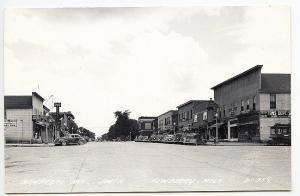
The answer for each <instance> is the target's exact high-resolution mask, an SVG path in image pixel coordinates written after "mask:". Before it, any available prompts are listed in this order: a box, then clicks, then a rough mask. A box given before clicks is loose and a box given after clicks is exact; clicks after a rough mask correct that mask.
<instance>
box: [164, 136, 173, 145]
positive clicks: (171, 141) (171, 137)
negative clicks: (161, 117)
mask: <svg viewBox="0 0 300 196" xmlns="http://www.w3.org/2000/svg"><path fill="white" fill-rule="evenodd" d="M163 142H164V143H175V136H174V135H170V134H167V135H165V136H164V138H163Z"/></svg>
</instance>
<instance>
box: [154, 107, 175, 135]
mask: <svg viewBox="0 0 300 196" xmlns="http://www.w3.org/2000/svg"><path fill="white" fill-rule="evenodd" d="M157 118H158V132H159V134H161V133H176V131H178V111H177V110H169V111H167V112H165V113H163V114H161V115H159V116H158V117H157Z"/></svg>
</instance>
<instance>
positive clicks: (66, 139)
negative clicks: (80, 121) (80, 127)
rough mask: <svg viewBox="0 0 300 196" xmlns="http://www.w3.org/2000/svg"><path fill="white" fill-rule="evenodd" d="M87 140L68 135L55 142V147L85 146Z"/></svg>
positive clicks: (77, 135) (76, 135)
mask: <svg viewBox="0 0 300 196" xmlns="http://www.w3.org/2000/svg"><path fill="white" fill-rule="evenodd" d="M85 143H86V140H85V139H84V138H83V137H81V136H80V135H79V134H68V135H66V136H64V137H60V138H57V139H55V140H54V144H55V145H61V146H66V145H70V144H77V145H82V144H85Z"/></svg>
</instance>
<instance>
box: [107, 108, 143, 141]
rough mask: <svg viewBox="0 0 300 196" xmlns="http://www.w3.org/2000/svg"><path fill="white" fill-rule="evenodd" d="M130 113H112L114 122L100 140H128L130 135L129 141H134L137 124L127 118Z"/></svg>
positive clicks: (127, 111)
mask: <svg viewBox="0 0 300 196" xmlns="http://www.w3.org/2000/svg"><path fill="white" fill-rule="evenodd" d="M130 113H131V112H130V111H129V110H125V111H116V112H114V116H115V118H116V122H115V124H113V125H111V126H110V128H109V130H108V133H106V134H103V135H102V138H103V139H107V140H113V139H117V138H120V139H121V140H128V139H129V138H130V135H131V139H134V138H135V136H136V135H138V122H137V120H134V119H130V118H129V116H130Z"/></svg>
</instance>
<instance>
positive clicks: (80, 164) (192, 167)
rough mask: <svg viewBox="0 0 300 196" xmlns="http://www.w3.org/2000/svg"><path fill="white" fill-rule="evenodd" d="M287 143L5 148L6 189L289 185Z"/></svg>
mask: <svg viewBox="0 0 300 196" xmlns="http://www.w3.org/2000/svg"><path fill="white" fill-rule="evenodd" d="M290 162H291V157H290V147H287V146H184V145H175V144H156V143H136V142H101V143H100V142H90V143H87V144H86V145H82V146H65V147H63V146H55V147H6V148H5V174H6V176H5V184H6V185H5V188H6V192H7V193H70V192H136V191H138V192H144V191H151V192H155V191H222V190H223V191H224V190H227V191H230V190H288V189H291V178H290V175H291V169H290V165H291V163H290Z"/></svg>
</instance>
